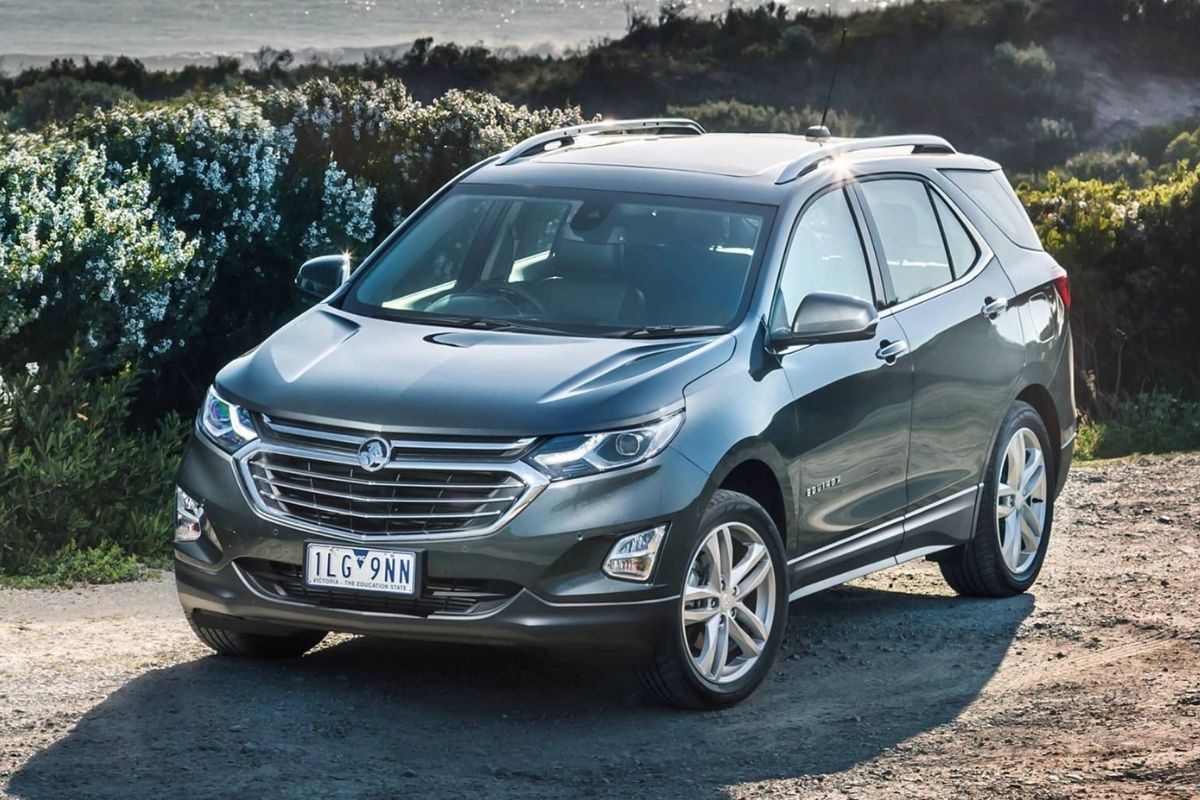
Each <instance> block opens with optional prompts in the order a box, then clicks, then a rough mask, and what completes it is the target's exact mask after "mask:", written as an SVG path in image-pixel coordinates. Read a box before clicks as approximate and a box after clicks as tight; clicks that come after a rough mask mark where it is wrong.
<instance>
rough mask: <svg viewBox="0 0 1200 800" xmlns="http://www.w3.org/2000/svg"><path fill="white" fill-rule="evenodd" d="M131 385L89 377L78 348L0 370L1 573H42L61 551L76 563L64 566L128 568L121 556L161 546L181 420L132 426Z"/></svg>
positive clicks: (131, 374)
mask: <svg viewBox="0 0 1200 800" xmlns="http://www.w3.org/2000/svg"><path fill="white" fill-rule="evenodd" d="M137 386H138V375H137V372H136V371H135V370H133V369H124V370H122V371H121V372H118V373H116V374H115V375H110V376H97V375H94V374H92V373H91V372H90V371H89V370H88V368H87V367H86V365H85V361H84V358H83V356H82V354H81V353H80V351H79V350H74V351H72V352H70V353H69V354H68V355H67V357H66V359H65V360H64V361H62V362H61V363H59V364H57V365H54V366H51V367H42V368H39V367H38V365H36V364H30V365H29V366H28V367H27V369H26V370H25V371H24V372H23V373H22V374H8V375H6V376H4V378H3V382H2V384H0V575H14V574H30V573H31V572H45V571H46V564H47V563H51V562H52V563H55V564H57V563H58V560H59V557H60V556H62V555H63V554H67V555H70V556H71V559H70V562H71V564H73V565H74V566H69V567H67V566H64V569H74V570H78V571H85V570H90V569H100V568H103V569H104V570H107V571H109V572H113V573H116V572H120V570H121V569H125V570H126V572H127V571H128V566H129V564H130V563H132V562H130V561H129V559H128V558H124V557H123V556H122V554H126V555H142V556H147V557H158V558H161V557H162V556H164V555H165V554H166V553H167V552H168V547H169V542H170V529H171V514H172V510H171V507H170V498H171V491H172V486H173V480H174V475H175V471H176V469H177V468H178V464H179V455H180V449H181V443H182V441H183V433H184V430H185V426H184V425H183V424H182V423H181V422H180V420H179V417H178V415H176V414H168V415H166V417H165V418H164V419H163V420H162V421H161V422H159V423H158V424H157V426H156V427H154V428H153V430H151V431H149V432H143V431H138V430H136V429H134V428H132V427H131V424H132V423H133V422H134V421H135V420H132V419H131V410H130V403H131V400H132V398H133V395H134V392H135V391H136V389H137ZM114 548H115V549H114ZM96 549H99V551H100V552H99V553H97V552H93V551H95V550H96ZM47 559H50V562H48V561H47ZM122 565H125V566H124V567H122ZM93 574H94V573H93Z"/></svg>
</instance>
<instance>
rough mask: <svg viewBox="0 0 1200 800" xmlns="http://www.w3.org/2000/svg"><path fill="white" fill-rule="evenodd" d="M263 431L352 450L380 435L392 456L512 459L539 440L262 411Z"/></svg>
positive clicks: (311, 444) (309, 443)
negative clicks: (320, 423)
mask: <svg viewBox="0 0 1200 800" xmlns="http://www.w3.org/2000/svg"><path fill="white" fill-rule="evenodd" d="M258 418H259V420H260V421H261V423H262V428H263V429H264V433H265V434H266V435H267V437H268V438H273V439H277V440H280V441H288V440H291V441H298V442H299V443H302V444H304V445H306V446H309V447H319V448H328V449H333V450H343V451H353V450H356V449H357V448H358V446H359V445H360V444H361V443H362V441H363V440H364V439H367V438H381V439H385V440H387V441H388V442H389V443H390V445H391V448H392V455H393V458H403V457H406V456H407V457H414V458H428V457H437V456H449V457H458V456H460V455H472V456H476V457H479V458H513V457H516V456H519V455H521V454H522V453H524V452H525V451H526V450H528V449H529V447H530V446H531V445H532V444H533V443H534V442H535V441H536V440H537V437H533V436H523V437H506V436H498V437H485V438H471V437H461V436H433V435H430V436H425V435H419V436H418V435H414V434H408V435H404V434H396V433H392V432H389V431H378V430H375V431H357V430H349V429H340V428H332V427H328V426H326V427H314V426H308V425H304V424H302V423H297V422H291V421H287V420H281V419H278V418H275V417H271V416H268V415H266V414H260V415H259V417H258Z"/></svg>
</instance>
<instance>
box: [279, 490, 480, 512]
mask: <svg viewBox="0 0 1200 800" xmlns="http://www.w3.org/2000/svg"><path fill="white" fill-rule="evenodd" d="M259 494H261V495H262V496H263V497H265V498H267V499H269V500H275V501H277V502H279V503H280V504H282V505H284V506H302V507H304V508H311V509H312V510H313V511H324V512H326V513H329V514H344V515H346V516H350V517H356V518H357V519H428V518H429V517H431V516H437V517H438V518H440V519H474V518H476V517H496V516H499V515H500V514H502V513H503V512H502V511H479V512H473V513H470V514H445V513H441V512H439V513H437V514H436V515H434V514H392V513H388V512H384V513H373V512H370V511H355V510H353V509H349V508H338V507H336V506H324V505H321V504H320V503H310V502H307V501H305V500H298V499H296V498H295V497H288V496H286V495H280V494H275V493H273V492H264V491H262V490H261V489H260V490H259ZM346 499H347V502H351V503H357V502H359V500H360V499H361V498H358V497H355V498H346Z"/></svg>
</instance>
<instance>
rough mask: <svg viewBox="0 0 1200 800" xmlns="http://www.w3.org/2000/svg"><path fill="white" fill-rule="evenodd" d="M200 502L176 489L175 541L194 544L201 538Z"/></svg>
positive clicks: (201, 511) (202, 511)
mask: <svg viewBox="0 0 1200 800" xmlns="http://www.w3.org/2000/svg"><path fill="white" fill-rule="evenodd" d="M203 513H204V509H203V508H201V507H200V501H198V500H197V499H196V498H194V497H192V496H191V495H190V494H188V493H187V492H185V491H184V490H183V489H180V488H179V487H178V486H176V487H175V541H177V542H194V541H196V540H197V539H199V538H200V517H201V515H202V514H203Z"/></svg>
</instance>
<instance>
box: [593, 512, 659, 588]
mask: <svg viewBox="0 0 1200 800" xmlns="http://www.w3.org/2000/svg"><path fill="white" fill-rule="evenodd" d="M666 534H667V526H666V525H659V526H658V527H657V528H651V529H650V530H648V531H641V532H640V533H634V534H630V535H629V536H625V537H622V538H621V539H618V540H617V543H616V544H614V545H613V548H612V550H609V551H608V558H606V559H605V560H604V574H605V575H608V576H609V577H611V578H620V579H621V580H627V581H646V580H649V579H650V573H651V572H652V571H653V570H654V557H655V556H657V555H658V548H659V545H661V544H662V540H663V537H664V536H666Z"/></svg>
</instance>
